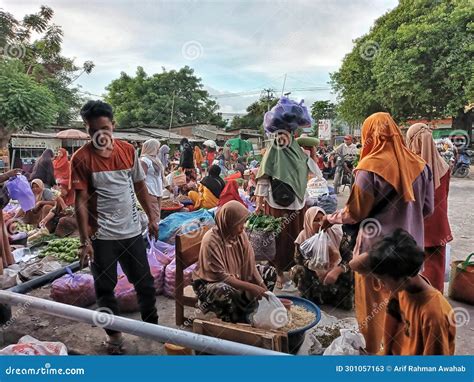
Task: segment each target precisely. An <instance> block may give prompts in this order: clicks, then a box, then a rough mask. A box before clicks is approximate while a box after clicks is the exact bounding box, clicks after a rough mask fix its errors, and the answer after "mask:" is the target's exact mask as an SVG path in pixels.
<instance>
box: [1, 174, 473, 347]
mask: <svg viewBox="0 0 474 382" xmlns="http://www.w3.org/2000/svg"><path fill="white" fill-rule="evenodd" d="M472 170H474V168H472ZM471 174H474V172H473V171H471ZM348 193H349V192H348V190H347V189H346V190H344V191H343V193H342V195H341V196H340V197H339V205H340V206H342V205H344V202H345V200H346V199H347V196H348ZM473 207H474V175H471V178H468V179H453V180H452V182H451V190H450V196H449V208H450V210H449V216H450V223H451V227H452V231H453V236H454V241H453V242H452V243H451V256H452V260H458V259H463V258H465V257H466V256H467V255H468V254H469V253H471V251H473V249H474V236H473V234H472V232H473V231H474V221H473V220H474V219H473V217H474V209H473ZM447 289H448V285H447V284H446V287H445V291H446V293H447ZM30 295H32V296H36V297H41V298H49V286H45V287H43V288H40V289H38V290H35V291H33V292H31V293H30ZM450 303H451V304H452V305H453V307H454V308H455V309H456V312H457V313H459V315H460V316H459V317H460V319H461V321H462V322H460V325H459V326H458V328H457V335H456V354H463V355H465V354H471V355H472V354H474V342H473V341H472V337H473V335H474V307H473V306H469V305H466V304H462V303H459V302H456V301H451V300H450ZM157 307H158V312H159V315H160V324H161V325H164V326H169V327H176V325H175V322H174V300H172V299H169V298H166V297H164V296H159V297H158V299H157ZM93 308H95V307H91V309H93ZM322 309H323V311H325V312H326V313H329V314H331V315H333V316H336V317H338V318H344V317H348V316H353V315H354V313H353V312H345V311H341V310H337V309H336V310H335V309H333V308H330V307H324V306H323V307H322ZM12 313H13V320H12V323H11V324H10V325H8V326H7V327H4V328H3V329H1V330H0V344H3V345H8V344H11V343H16V342H17V341H18V339H19V338H20V337H21V336H23V335H25V334H29V335H31V336H33V337H35V338H37V339H40V340H44V341H61V342H63V343H64V344H66V346H67V348H68V350H69V353H70V354H105V348H104V347H103V346H102V345H101V344H102V342H103V341H104V339H105V334H104V332H103V330H102V329H101V328H98V327H92V326H91V325H87V324H82V323H77V322H73V321H69V320H66V319H62V318H57V317H53V316H50V315H47V314H44V313H38V312H35V311H32V310H30V309H22V308H21V307H20V308H18V307H16V308H13V312H12ZM124 316H126V317H129V318H134V319H137V320H138V319H139V314H138V313H137V314H127V315H124ZM125 338H126V347H127V353H128V354H148V355H151V354H164V348H163V345H162V344H160V343H157V342H154V341H151V340H149V339H145V338H139V337H136V336H133V335H130V334H125Z"/></svg>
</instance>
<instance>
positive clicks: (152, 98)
mask: <svg viewBox="0 0 474 382" xmlns="http://www.w3.org/2000/svg"><path fill="white" fill-rule="evenodd" d="M106 89H107V91H108V93H107V96H106V100H107V101H108V102H109V103H110V104H111V105H112V106H113V107H114V114H115V118H116V120H117V122H118V124H119V126H120V127H129V126H140V125H159V126H168V125H169V124H170V118H171V109H172V107H173V121H172V124H173V125H178V124H184V123H193V122H202V123H204V122H205V123H211V124H215V125H217V126H220V127H224V126H225V121H224V120H223V119H222V116H221V115H220V114H219V113H218V112H217V111H218V108H219V106H218V105H217V103H216V102H215V101H214V100H212V99H211V98H210V96H209V93H208V92H207V91H206V90H204V89H203V85H202V83H201V79H200V78H198V77H196V75H195V74H194V70H193V69H191V68H190V67H188V66H185V67H184V68H181V69H180V70H170V71H166V70H165V69H163V72H162V73H157V74H153V75H151V76H149V75H147V74H146V73H145V71H144V70H143V68H142V67H138V68H137V71H136V74H135V77H131V76H129V75H128V74H126V73H124V72H122V73H121V74H120V77H119V78H118V79H115V80H113V81H112V82H111V83H110V84H109V85H108V86H107V88H106ZM173 99H174V106H173Z"/></svg>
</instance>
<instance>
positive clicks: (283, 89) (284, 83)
mask: <svg viewBox="0 0 474 382" xmlns="http://www.w3.org/2000/svg"><path fill="white" fill-rule="evenodd" d="M285 85H286V73H285V78H284V79H283V87H282V88H281V96H282V97H283V93H284V92H285Z"/></svg>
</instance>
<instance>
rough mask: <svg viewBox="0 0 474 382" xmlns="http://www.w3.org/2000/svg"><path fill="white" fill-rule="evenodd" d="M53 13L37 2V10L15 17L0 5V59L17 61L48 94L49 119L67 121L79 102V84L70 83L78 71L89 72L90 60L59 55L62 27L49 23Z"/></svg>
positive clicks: (24, 71)
mask: <svg viewBox="0 0 474 382" xmlns="http://www.w3.org/2000/svg"><path fill="white" fill-rule="evenodd" d="M53 15H54V12H53V10H52V9H51V8H49V7H47V6H41V7H40V10H39V12H37V13H34V14H28V15H26V16H24V17H23V19H22V20H17V19H16V18H15V17H14V16H13V15H12V14H10V13H8V12H5V11H4V10H3V9H0V47H2V49H1V50H0V60H1V61H6V60H14V61H20V62H21V63H22V65H21V66H17V68H18V69H19V70H22V71H23V73H24V74H25V75H27V76H29V77H30V78H31V79H32V80H34V81H35V82H36V83H37V84H39V85H41V86H44V87H45V88H46V89H47V90H49V92H50V93H51V94H52V96H53V99H54V102H55V103H56V105H57V108H56V110H57V113H56V116H55V118H54V119H53V120H52V121H51V122H52V123H55V124H67V123H69V122H70V121H71V120H72V119H73V118H74V117H75V116H76V115H77V114H78V108H79V107H80V106H81V104H82V98H81V96H80V94H79V88H77V87H73V86H71V85H72V84H73V82H74V81H75V80H76V79H77V78H79V77H80V76H81V75H82V74H84V73H87V74H88V73H90V72H91V71H92V69H93V67H94V64H93V63H92V62H91V61H86V62H84V64H83V65H82V66H81V67H79V66H76V65H75V64H74V60H73V59H70V58H67V57H64V56H62V55H61V45H62V41H63V31H62V29H61V27H60V26H58V25H55V24H53V23H52V17H53ZM27 114H28V115H31V113H27ZM21 118H22V117H21V116H19V118H17V119H16V120H20V119H21ZM51 122H50V123H51ZM28 125H35V123H31V124H28ZM37 127H44V126H37Z"/></svg>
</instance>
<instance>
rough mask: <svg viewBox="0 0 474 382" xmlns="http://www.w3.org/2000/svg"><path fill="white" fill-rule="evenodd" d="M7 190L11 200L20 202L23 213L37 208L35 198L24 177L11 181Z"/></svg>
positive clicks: (18, 176)
mask: <svg viewBox="0 0 474 382" xmlns="http://www.w3.org/2000/svg"><path fill="white" fill-rule="evenodd" d="M7 188H8V193H9V194H10V198H11V199H14V200H18V202H19V203H20V206H21V209H22V210H23V211H25V212H27V211H29V210H31V209H32V208H33V207H34V206H35V196H34V195H33V191H31V187H30V184H29V183H28V180H27V179H26V177H25V176H24V175H17V176H15V177H14V178H13V179H11V180H9V181H8V182H7Z"/></svg>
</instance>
